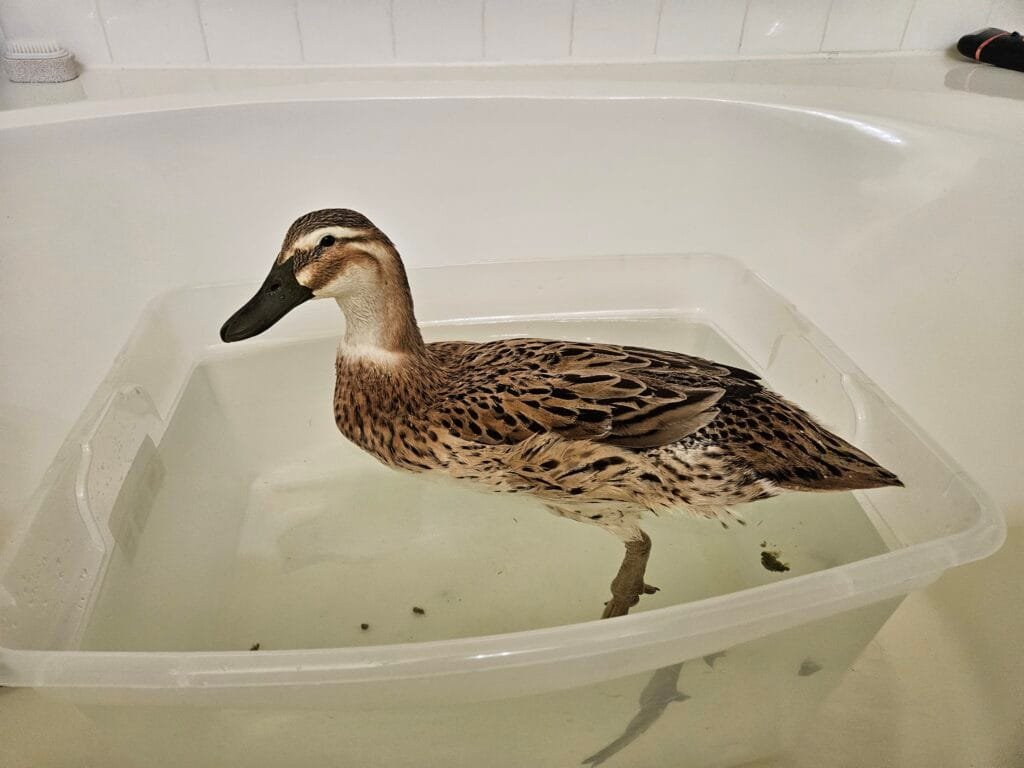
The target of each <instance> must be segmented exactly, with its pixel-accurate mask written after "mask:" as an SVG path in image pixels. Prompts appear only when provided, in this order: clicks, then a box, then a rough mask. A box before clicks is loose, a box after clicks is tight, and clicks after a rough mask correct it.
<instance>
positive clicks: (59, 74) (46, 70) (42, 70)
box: [4, 40, 78, 83]
mask: <svg viewBox="0 0 1024 768" xmlns="http://www.w3.org/2000/svg"><path fill="white" fill-rule="evenodd" d="M4 71H5V72H6V73H7V79H8V80H10V81H11V82H12V83H63V82H65V81H66V80H74V79H75V78H76V77H78V67H77V66H76V64H75V57H74V56H72V55H71V53H70V52H69V51H67V50H66V49H64V48H61V47H60V46H59V45H57V44H56V43H53V42H46V41H37V40H8V41H7V50H5V51H4Z"/></svg>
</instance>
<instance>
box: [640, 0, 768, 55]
mask: <svg viewBox="0 0 1024 768" xmlns="http://www.w3.org/2000/svg"><path fill="white" fill-rule="evenodd" d="M747 2H748V0H665V4H664V6H663V7H662V11H661V24H660V25H659V28H658V48H657V54H658V56H662V57H667V58H672V57H680V58H682V57H685V56H701V55H705V56H706V55H713V56H733V55H735V54H736V52H737V51H739V48H740V33H741V32H742V31H743V19H744V17H745V16H746V15H747Z"/></svg>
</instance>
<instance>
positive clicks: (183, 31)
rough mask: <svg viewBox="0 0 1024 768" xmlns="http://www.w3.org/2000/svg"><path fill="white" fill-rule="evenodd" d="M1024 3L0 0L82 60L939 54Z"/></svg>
mask: <svg viewBox="0 0 1024 768" xmlns="http://www.w3.org/2000/svg"><path fill="white" fill-rule="evenodd" d="M986 25H993V26H1000V27H1003V28H1007V29H1024V0H0V35H5V36H6V38H7V39H8V40H12V39H18V38H44V39H45V38H50V39H55V40H57V41H58V42H60V43H61V44H62V45H64V46H65V47H67V48H69V49H70V50H71V51H73V52H74V53H75V55H76V56H77V57H78V59H79V61H81V62H82V63H83V64H84V65H85V66H91V67H103V66H115V67H138V66H150V67H191V66H211V67H216V68H223V67H248V66H270V67H273V66H287V65H301V64H329V65H349V64H381V63H390V62H396V61H397V62H460V61H465V62H472V61H480V60H484V59H486V60H488V61H570V60H577V61H578V60H588V61H589V60H598V61H600V60H615V61H622V60H627V61H628V60H633V59H644V60H648V59H650V58H652V57H656V58H660V59H668V60H678V59H686V58H690V57H707V56H713V57H723V58H737V57H739V58H745V57H750V56H772V55H777V54H815V53H819V52H831V51H893V50H899V49H902V50H942V49H946V48H949V47H950V46H952V45H953V44H955V43H956V40H957V39H958V38H959V37H960V36H961V35H963V34H966V33H967V32H971V31H973V30H975V29H979V28H981V27H984V26H986Z"/></svg>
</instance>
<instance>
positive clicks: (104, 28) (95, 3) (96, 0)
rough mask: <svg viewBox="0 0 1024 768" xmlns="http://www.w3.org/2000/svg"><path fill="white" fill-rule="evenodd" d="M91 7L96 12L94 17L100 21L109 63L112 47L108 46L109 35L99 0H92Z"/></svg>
mask: <svg viewBox="0 0 1024 768" xmlns="http://www.w3.org/2000/svg"><path fill="white" fill-rule="evenodd" d="M92 9H93V10H94V11H95V12H96V19H97V20H98V21H99V23H100V29H101V30H102V31H103V44H104V45H106V46H107V56H109V57H110V63H111V64H113V63H114V49H113V48H111V47H110V36H109V35H108V34H107V21H106V18H105V17H104V16H103V12H102V11H101V10H100V0H92Z"/></svg>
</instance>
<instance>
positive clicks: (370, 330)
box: [338, 273, 426, 358]
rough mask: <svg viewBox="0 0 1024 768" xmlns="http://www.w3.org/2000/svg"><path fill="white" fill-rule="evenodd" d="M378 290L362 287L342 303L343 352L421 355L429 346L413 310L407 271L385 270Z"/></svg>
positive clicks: (356, 354) (354, 354) (364, 354)
mask: <svg viewBox="0 0 1024 768" xmlns="http://www.w3.org/2000/svg"><path fill="white" fill-rule="evenodd" d="M380 279H381V284H380V285H378V286H375V289H374V290H366V291H359V292H356V293H354V294H352V295H350V296H347V297H345V299H344V300H341V299H339V300H338V305H339V306H340V307H341V311H342V312H344V313H345V338H344V341H343V342H342V345H341V350H342V352H343V354H347V355H351V356H363V357H372V356H374V355H377V356H380V357H381V358H386V357H388V356H412V357H419V356H422V355H423V354H425V350H426V348H425V347H424V344H423V337H422V336H421V335H420V329H419V326H418V325H417V324H416V316H415V314H414V313H413V305H412V294H411V293H410V292H409V283H408V282H407V280H406V278H405V274H404V273H396V274H390V275H388V274H383V275H381V277H380Z"/></svg>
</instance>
